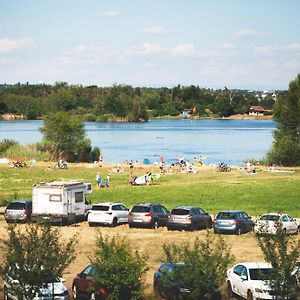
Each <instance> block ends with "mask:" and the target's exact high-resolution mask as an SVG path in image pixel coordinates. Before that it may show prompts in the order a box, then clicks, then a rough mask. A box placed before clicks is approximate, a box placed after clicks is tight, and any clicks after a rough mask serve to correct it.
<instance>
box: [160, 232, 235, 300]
mask: <svg viewBox="0 0 300 300" xmlns="http://www.w3.org/2000/svg"><path fill="white" fill-rule="evenodd" d="M163 250H164V257H163V261H165V262H170V263H178V262H183V263H184V264H185V267H184V268H176V269H174V270H175V271H176V272H178V273H180V274H176V273H175V274H174V277H178V278H180V279H181V286H184V287H186V288H188V289H189V290H190V296H191V299H200V300H201V299H205V300H213V299H214V297H215V294H216V289H217V288H218V287H221V286H222V285H223V283H224V281H225V278H226V271H227V269H228V266H229V264H230V263H231V262H232V260H233V257H232V256H231V249H230V247H229V246H228V245H227V244H226V242H225V240H224V239H223V237H221V236H219V235H218V236H216V235H212V234H211V233H209V232H207V235H206V238H205V240H204V241H200V240H199V239H198V238H197V239H196V240H195V241H194V243H193V244H192V245H189V244H182V245H178V244H175V243H173V244H169V245H168V244H164V245H163Z"/></svg>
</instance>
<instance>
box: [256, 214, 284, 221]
mask: <svg viewBox="0 0 300 300" xmlns="http://www.w3.org/2000/svg"><path fill="white" fill-rule="evenodd" d="M260 220H262V221H278V220H279V216H276V215H263V216H262V217H261V218H260Z"/></svg>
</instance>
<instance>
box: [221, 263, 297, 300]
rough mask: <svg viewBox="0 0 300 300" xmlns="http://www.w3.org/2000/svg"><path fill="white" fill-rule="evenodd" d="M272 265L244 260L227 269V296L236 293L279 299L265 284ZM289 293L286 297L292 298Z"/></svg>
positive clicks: (247, 296) (256, 299)
mask: <svg viewBox="0 0 300 300" xmlns="http://www.w3.org/2000/svg"><path fill="white" fill-rule="evenodd" d="M271 270H272V266H271V264H269V263H265V262H245V263H239V264H237V265H235V266H234V267H233V268H231V269H229V270H227V296H228V299H231V297H233V296H234V295H238V296H240V297H242V298H244V299H253V300H258V299H281V298H279V297H278V293H276V292H275V291H273V290H272V288H271V287H270V286H269V285H268V284H266V282H265V280H266V278H268V276H269V274H270V273H271ZM293 296H294V295H289V296H288V298H287V299H293Z"/></svg>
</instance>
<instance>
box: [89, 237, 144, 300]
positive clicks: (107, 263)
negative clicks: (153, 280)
mask: <svg viewBox="0 0 300 300" xmlns="http://www.w3.org/2000/svg"><path fill="white" fill-rule="evenodd" d="M146 260H147V256H145V255H140V254H139V253H138V251H133V250H131V249H130V247H129V244H128V242H127V241H126V240H125V239H122V238H120V237H119V236H117V237H113V238H109V237H103V236H102V235H99V236H98V238H97V242H96V252H95V256H94V258H93V260H92V262H93V263H94V264H95V265H96V274H95V277H94V278H95V281H94V288H95V289H97V290H98V289H99V288H104V289H105V290H107V291H108V292H109V296H108V298H109V299H116V300H117V299H122V300H126V299H128V300H129V299H132V300H134V299H141V297H142V293H143V289H144V287H145V283H144V275H145V274H146V272H147V270H148V267H147V264H146Z"/></svg>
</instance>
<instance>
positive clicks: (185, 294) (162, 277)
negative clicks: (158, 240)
mask: <svg viewBox="0 0 300 300" xmlns="http://www.w3.org/2000/svg"><path fill="white" fill-rule="evenodd" d="M185 266H186V265H185V264H184V263H176V264H173V263H163V264H161V265H160V267H159V268H158V270H157V271H156V272H155V273H154V278H153V286H154V291H155V293H157V294H159V295H161V296H162V297H164V298H167V299H189V298H191V296H190V294H191V290H190V287H187V286H185V285H184V284H183V283H182V279H181V276H180V273H181V272H185ZM186 271H187V272H188V270H186ZM203 296H204V297H205V295H203ZM213 299H214V300H219V299H222V295H221V291H220V288H219V287H216V289H215V295H214V298H213Z"/></svg>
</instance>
